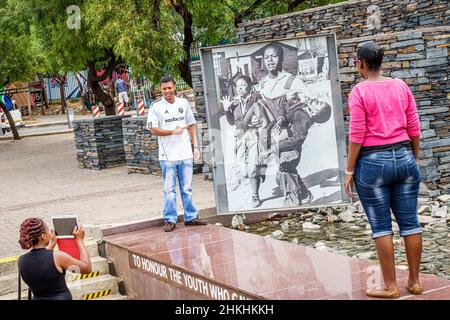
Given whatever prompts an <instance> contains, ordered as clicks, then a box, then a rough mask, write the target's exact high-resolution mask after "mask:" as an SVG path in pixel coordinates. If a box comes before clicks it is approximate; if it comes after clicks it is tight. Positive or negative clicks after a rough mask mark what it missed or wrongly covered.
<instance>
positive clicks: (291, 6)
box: [288, 0, 306, 12]
mask: <svg viewBox="0 0 450 320" xmlns="http://www.w3.org/2000/svg"><path fill="white" fill-rule="evenodd" d="M303 2H306V0H294V1H292V2H291V3H289V5H288V12H292V11H294V9H295V8H296V7H297V6H298V5H300V4H302V3H303Z"/></svg>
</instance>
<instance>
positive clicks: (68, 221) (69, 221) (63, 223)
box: [51, 215, 79, 239]
mask: <svg viewBox="0 0 450 320" xmlns="http://www.w3.org/2000/svg"><path fill="white" fill-rule="evenodd" d="M51 219H52V223H53V229H54V230H55V234H56V237H57V238H59V239H67V238H69V239H73V238H74V236H73V234H72V232H73V229H74V228H75V227H76V226H78V225H79V224H78V217H77V216H75V215H66V216H64V215H62V216H53V217H51Z"/></svg>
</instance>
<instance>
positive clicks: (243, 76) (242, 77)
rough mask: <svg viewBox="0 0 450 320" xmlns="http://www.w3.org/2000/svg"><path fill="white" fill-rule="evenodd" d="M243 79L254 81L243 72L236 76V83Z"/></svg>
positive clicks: (248, 82)
mask: <svg viewBox="0 0 450 320" xmlns="http://www.w3.org/2000/svg"><path fill="white" fill-rule="evenodd" d="M241 79H242V80H244V81H245V82H247V84H250V83H251V82H252V79H251V78H250V77H249V76H247V75H245V74H243V75H240V76H239V77H237V78H236V83H237V82H238V81H239V80H241Z"/></svg>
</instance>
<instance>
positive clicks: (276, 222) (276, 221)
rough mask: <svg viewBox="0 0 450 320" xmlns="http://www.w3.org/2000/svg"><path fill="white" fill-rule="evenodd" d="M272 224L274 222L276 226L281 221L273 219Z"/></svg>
mask: <svg viewBox="0 0 450 320" xmlns="http://www.w3.org/2000/svg"><path fill="white" fill-rule="evenodd" d="M272 224H273V225H274V226H278V225H279V224H280V221H278V220H274V221H272Z"/></svg>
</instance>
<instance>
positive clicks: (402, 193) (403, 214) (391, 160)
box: [354, 148, 422, 239]
mask: <svg viewBox="0 0 450 320" xmlns="http://www.w3.org/2000/svg"><path fill="white" fill-rule="evenodd" d="M354 181H355V187H356V191H357V192H358V195H359V198H360V200H361V203H362V205H363V207H364V210H365V212H366V215H367V219H368V220H369V224H370V226H371V227H372V238H373V239H375V238H378V237H382V236H386V235H391V234H393V232H392V224H391V209H392V213H393V214H394V216H395V220H397V223H398V226H399V229H400V235H401V236H407V235H412V234H417V233H421V232H422V228H421V227H420V224H419V217H418V214H417V206H418V197H419V184H420V170H419V167H418V165H417V162H416V160H415V159H414V155H413V153H412V151H411V150H409V149H406V148H401V149H398V150H390V151H380V152H376V153H372V154H369V155H366V156H361V157H359V158H358V160H357V161H356V165H355V177H354Z"/></svg>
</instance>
